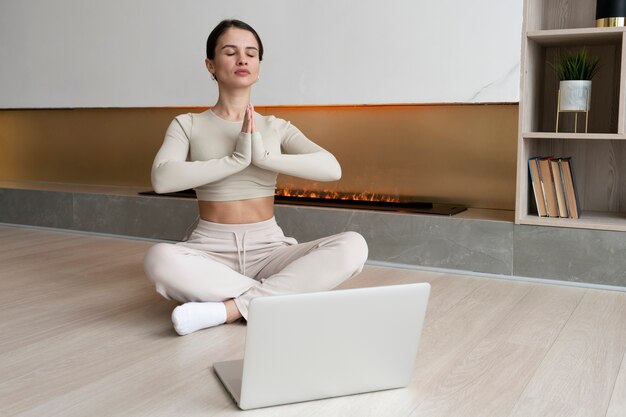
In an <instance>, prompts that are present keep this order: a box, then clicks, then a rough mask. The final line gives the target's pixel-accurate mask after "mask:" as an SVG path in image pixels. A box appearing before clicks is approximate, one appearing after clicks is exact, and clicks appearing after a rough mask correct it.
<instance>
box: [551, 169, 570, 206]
mask: <svg viewBox="0 0 626 417" xmlns="http://www.w3.org/2000/svg"><path fill="white" fill-rule="evenodd" d="M559 161H560V160H559V159H550V170H551V171H552V179H553V180H554V192H555V194H556V203H557V206H558V209H559V217H569V213H568V212H567V203H566V199H565V188H564V187H563V176H562V175H561V167H560V164H559Z"/></svg>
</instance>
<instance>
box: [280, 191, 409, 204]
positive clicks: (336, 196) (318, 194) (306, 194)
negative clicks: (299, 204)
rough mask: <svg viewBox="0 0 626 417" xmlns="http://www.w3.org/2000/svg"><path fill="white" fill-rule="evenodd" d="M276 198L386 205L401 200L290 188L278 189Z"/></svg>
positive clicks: (364, 194) (373, 195) (371, 194)
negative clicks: (379, 202)
mask: <svg viewBox="0 0 626 417" xmlns="http://www.w3.org/2000/svg"><path fill="white" fill-rule="evenodd" d="M276 196H281V197H299V198H323V199H329V200H352V201H382V202H386V203H399V202H400V199H399V198H397V197H393V196H390V195H385V194H377V193H345V192H338V191H325V190H323V191H307V190H292V189H289V188H283V189H277V190H276Z"/></svg>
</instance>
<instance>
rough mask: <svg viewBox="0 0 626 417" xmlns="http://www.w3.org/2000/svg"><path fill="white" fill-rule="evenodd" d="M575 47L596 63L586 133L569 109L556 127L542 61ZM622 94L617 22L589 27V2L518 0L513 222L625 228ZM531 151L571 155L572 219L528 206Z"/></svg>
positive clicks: (621, 32) (624, 34) (625, 64)
mask: <svg viewBox="0 0 626 417" xmlns="http://www.w3.org/2000/svg"><path fill="white" fill-rule="evenodd" d="M581 47H585V48H586V49H587V51H588V53H589V54H590V55H591V56H596V57H598V58H600V66H601V67H600V70H599V71H598V73H597V75H596V76H595V77H594V79H593V86H592V93H591V111H590V113H589V129H588V133H580V130H579V131H578V133H574V115H573V114H563V113H562V114H561V122H560V128H559V132H558V133H557V132H556V100H557V92H558V78H557V77H556V75H555V74H554V72H553V70H552V68H551V67H550V63H552V62H555V61H556V58H557V56H558V55H559V54H562V53H563V52H566V51H568V50H572V49H579V48H581ZM625 94H626V29H625V28H596V27H595V2H589V1H587V0H525V2H524V27H523V36H522V59H521V96H520V115H519V130H518V161H517V195H516V210H515V212H516V213H515V221H516V223H518V224H528V225H541V226H557V227H573V228H585V229H599V230H617V231H626V129H625V122H626V95H625ZM580 126H581V125H579V129H580ZM535 156H554V157H572V165H573V170H574V176H575V180H576V187H577V192H578V195H579V201H580V206H581V209H582V215H581V217H580V218H579V219H576V220H573V219H563V218H546V217H539V216H538V214H537V213H536V212H531V207H532V206H533V204H531V203H532V200H531V199H534V197H533V195H532V189H531V187H532V186H531V185H530V181H529V174H528V159H529V158H531V157H535Z"/></svg>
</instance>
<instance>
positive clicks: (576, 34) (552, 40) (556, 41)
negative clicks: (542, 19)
mask: <svg viewBox="0 0 626 417" xmlns="http://www.w3.org/2000/svg"><path fill="white" fill-rule="evenodd" d="M624 33H626V28H623V27H620V28H583V29H554V30H538V31H534V32H528V33H527V34H526V37H527V38H528V39H529V40H532V41H534V42H536V43H537V44H539V45H542V46H568V45H583V44H584V45H596V44H618V43H620V42H621V41H622V38H623V36H624Z"/></svg>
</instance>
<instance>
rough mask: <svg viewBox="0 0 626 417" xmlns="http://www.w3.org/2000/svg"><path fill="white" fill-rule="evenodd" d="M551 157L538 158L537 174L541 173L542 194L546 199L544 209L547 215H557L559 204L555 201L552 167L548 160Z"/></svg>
mask: <svg viewBox="0 0 626 417" xmlns="http://www.w3.org/2000/svg"><path fill="white" fill-rule="evenodd" d="M551 159H552V158H550V157H548V158H539V174H540V175H541V184H542V186H543V195H544V198H545V200H546V210H547V211H548V217H559V206H558V203H557V201H556V191H555V187H554V178H553V177H552V169H551V168H550V160H551Z"/></svg>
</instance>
